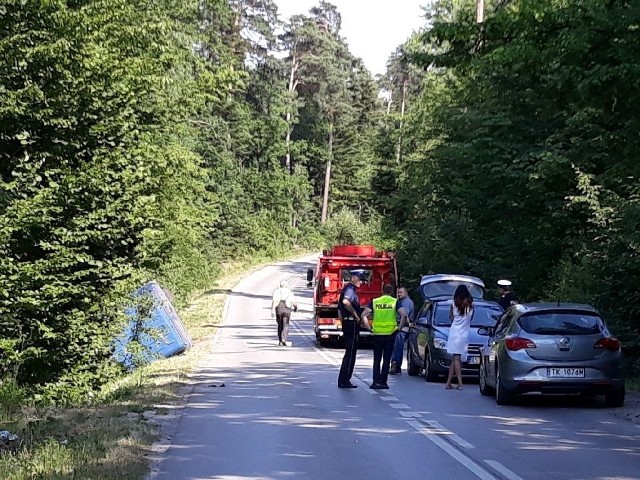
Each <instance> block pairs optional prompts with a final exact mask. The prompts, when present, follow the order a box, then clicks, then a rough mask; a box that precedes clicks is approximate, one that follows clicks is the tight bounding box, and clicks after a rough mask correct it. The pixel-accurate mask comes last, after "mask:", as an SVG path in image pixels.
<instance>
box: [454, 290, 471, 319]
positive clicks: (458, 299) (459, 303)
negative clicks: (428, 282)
mask: <svg viewBox="0 0 640 480" xmlns="http://www.w3.org/2000/svg"><path fill="white" fill-rule="evenodd" d="M453 304H454V305H455V306H456V308H457V309H458V312H460V315H466V314H467V313H469V311H471V309H472V308H473V297H472V296H471V294H470V293H469V289H468V288H467V287H466V286H465V285H458V288H456V292H455V293H454V294H453Z"/></svg>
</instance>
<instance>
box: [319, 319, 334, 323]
mask: <svg viewBox="0 0 640 480" xmlns="http://www.w3.org/2000/svg"><path fill="white" fill-rule="evenodd" d="M334 322H335V319H334V318H319V319H318V325H333V324H334Z"/></svg>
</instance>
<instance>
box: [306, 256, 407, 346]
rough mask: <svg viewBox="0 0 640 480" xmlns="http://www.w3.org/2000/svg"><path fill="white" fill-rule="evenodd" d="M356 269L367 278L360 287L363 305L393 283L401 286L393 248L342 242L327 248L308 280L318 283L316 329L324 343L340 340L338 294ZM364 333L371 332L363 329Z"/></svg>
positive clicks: (316, 287) (359, 293)
mask: <svg viewBox="0 0 640 480" xmlns="http://www.w3.org/2000/svg"><path fill="white" fill-rule="evenodd" d="M352 272H356V273H358V275H360V277H361V278H362V279H363V281H362V285H361V286H360V288H358V298H359V299H360V304H361V305H362V306H365V305H367V304H368V303H369V302H370V301H371V300H372V299H374V298H376V297H378V296H380V295H381V294H382V287H383V286H384V285H385V284H387V283H389V284H391V285H393V287H394V288H397V286H398V270H397V266H396V259H395V255H394V253H393V252H385V251H376V249H375V247H374V246H372V245H338V246H334V247H333V248H331V249H330V250H325V251H323V252H322V255H321V256H320V257H319V258H318V262H317V265H316V268H315V270H314V269H309V270H308V272H307V281H308V286H309V287H314V295H313V299H314V314H313V329H314V332H315V334H316V339H317V340H318V342H320V344H325V343H329V342H330V341H335V340H339V339H340V337H342V324H341V322H340V317H339V316H338V298H339V297H340V292H341V290H342V287H344V285H345V284H346V283H348V282H349V280H350V278H351V274H352ZM361 335H362V336H367V335H370V333H369V332H366V331H363V332H361Z"/></svg>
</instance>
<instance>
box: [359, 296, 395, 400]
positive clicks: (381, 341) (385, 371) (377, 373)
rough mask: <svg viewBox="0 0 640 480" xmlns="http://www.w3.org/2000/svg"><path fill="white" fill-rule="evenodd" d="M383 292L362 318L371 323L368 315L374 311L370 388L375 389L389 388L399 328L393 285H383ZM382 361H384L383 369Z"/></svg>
mask: <svg viewBox="0 0 640 480" xmlns="http://www.w3.org/2000/svg"><path fill="white" fill-rule="evenodd" d="M382 293H383V295H382V296H381V297H378V298H374V299H373V300H372V301H371V304H369V305H368V306H367V307H366V308H365V309H364V311H363V312H362V320H363V323H364V324H365V325H368V324H369V320H368V317H369V315H370V314H371V312H373V323H372V325H371V333H373V383H372V384H371V385H370V387H369V388H373V389H375V390H377V389H388V388H389V385H387V379H388V376H389V364H390V363H391V353H392V352H393V347H394V345H395V340H396V332H397V330H398V323H397V321H396V306H397V303H398V300H397V299H395V298H394V297H393V286H392V285H385V286H384V287H382ZM365 328H366V327H365ZM380 362H382V369H381V368H380Z"/></svg>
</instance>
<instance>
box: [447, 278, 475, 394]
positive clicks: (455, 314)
mask: <svg viewBox="0 0 640 480" xmlns="http://www.w3.org/2000/svg"><path fill="white" fill-rule="evenodd" d="M449 317H450V318H451V329H450V330H449V338H448V339H447V353H449V354H451V355H453V359H452V360H451V365H449V377H448V378H447V384H446V386H445V387H444V388H446V389H447V390H449V389H451V388H453V387H452V385H451V381H452V380H453V376H454V375H455V376H456V378H457V379H458V386H457V387H456V389H457V390H462V357H463V356H464V357H465V359H466V356H467V349H468V348H469V330H470V329H471V319H472V318H473V297H472V296H471V293H469V289H468V288H467V287H466V286H464V285H458V288H456V291H455V293H454V294H453V304H452V305H451V310H450V311H449Z"/></svg>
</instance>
